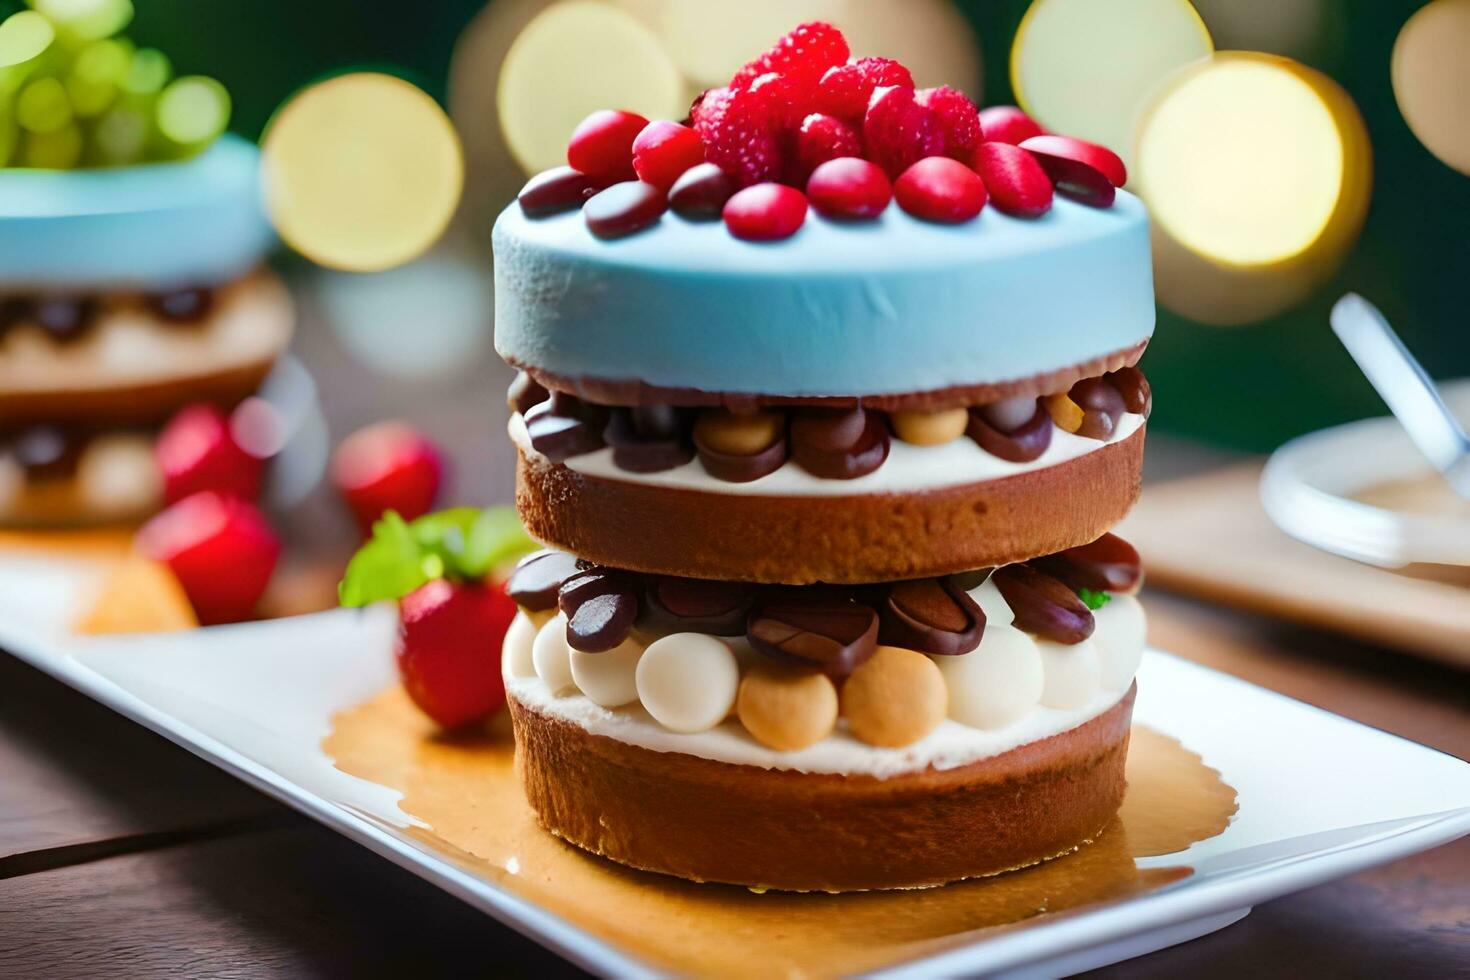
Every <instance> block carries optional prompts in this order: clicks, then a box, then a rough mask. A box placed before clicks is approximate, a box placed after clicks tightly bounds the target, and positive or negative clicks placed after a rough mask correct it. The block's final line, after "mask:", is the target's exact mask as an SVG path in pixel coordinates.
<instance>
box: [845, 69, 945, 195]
mask: <svg viewBox="0 0 1470 980" xmlns="http://www.w3.org/2000/svg"><path fill="white" fill-rule="evenodd" d="M863 143H864V144H865V145H866V146H867V148H868V159H869V160H872V161H873V162H874V163H876V164H877V165H878V166H880V167H882V168H883V169H884V170H885V171H887V173H888V176H890V177H897V176H898V175H899V174H901V173H903V172H904V171H905V170H907V169H908V168H909V167H911V166H913V165H914V164H915V163H917V162H918V161H919V160H922V159H924V158H925V157H931V156H938V155H940V154H942V153H943V152H944V131H943V130H942V129H941V128H940V125H939V120H938V119H937V118H936V117H935V115H934V113H932V112H930V111H929V110H928V109H926V108H924V107H923V106H921V105H919V104H918V103H917V102H916V101H914V93H913V90H912V89H907V88H903V87H901V86H898V85H889V86H886V87H883V88H879V89H877V90H875V91H874V92H873V99H872V101H871V102H869V103H868V113H867V115H866V116H865V117H864V119H863Z"/></svg>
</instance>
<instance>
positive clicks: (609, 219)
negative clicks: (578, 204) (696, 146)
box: [582, 180, 669, 238]
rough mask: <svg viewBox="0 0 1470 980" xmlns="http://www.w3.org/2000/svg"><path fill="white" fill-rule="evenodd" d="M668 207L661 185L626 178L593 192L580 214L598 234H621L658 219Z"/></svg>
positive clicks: (616, 236) (627, 233)
mask: <svg viewBox="0 0 1470 980" xmlns="http://www.w3.org/2000/svg"><path fill="white" fill-rule="evenodd" d="M668 207H669V201H668V197H667V196H666V195H665V194H664V192H663V191H662V190H661V189H660V188H657V187H655V186H653V185H652V184H645V183H644V182H643V181H641V180H625V181H623V182H622V183H621V184H613V185H612V186H611V187H609V188H607V189H606V190H603V191H599V192H598V193H597V194H596V195H594V196H593V198H592V199H591V200H590V201H588V202H587V204H586V205H585V206H584V207H583V208H582V217H583V219H585V220H586V222H587V228H588V229H589V230H590V231H591V232H592V234H594V235H596V236H597V237H598V238H621V237H623V236H624V235H631V234H633V232H635V231H642V230H643V229H644V228H647V227H648V226H649V225H651V224H653V223H654V222H656V221H658V219H659V218H660V217H662V216H663V213H664V212H665V211H666V210H668Z"/></svg>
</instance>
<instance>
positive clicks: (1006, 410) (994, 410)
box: [979, 395, 1036, 432]
mask: <svg viewBox="0 0 1470 980" xmlns="http://www.w3.org/2000/svg"><path fill="white" fill-rule="evenodd" d="M979 412H980V414H981V415H982V416H983V417H984V418H985V421H987V422H989V423H990V427H991V428H992V429H995V430H997V431H999V432H1015V431H1016V430H1017V429H1019V428H1020V427H1021V426H1023V425H1025V424H1026V423H1027V422H1030V421H1031V419H1032V418H1033V417H1034V416H1035V415H1036V396H1035V395H1018V396H1016V397H1015V398H1002V399H1001V400H1000V401H998V402H991V403H990V404H989V405H981V406H980V407H979Z"/></svg>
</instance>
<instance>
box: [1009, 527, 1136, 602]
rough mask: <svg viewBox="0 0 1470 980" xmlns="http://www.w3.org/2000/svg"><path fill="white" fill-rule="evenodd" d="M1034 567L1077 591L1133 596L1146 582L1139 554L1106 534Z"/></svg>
mask: <svg viewBox="0 0 1470 980" xmlns="http://www.w3.org/2000/svg"><path fill="white" fill-rule="evenodd" d="M1031 564H1032V565H1034V566H1036V567H1037V568H1039V569H1041V570H1042V571H1043V572H1045V573H1046V574H1048V575H1050V576H1051V577H1052V578H1055V579H1058V580H1060V581H1061V582H1062V583H1063V584H1065V585H1067V586H1068V587H1070V588H1071V589H1073V590H1074V591H1075V590H1077V589H1091V590H1093V591H1094V592H1131V591H1133V590H1134V589H1136V588H1137V587H1138V585H1139V583H1140V582H1142V581H1143V562H1142V561H1141V560H1140V559H1139V557H1138V551H1137V550H1136V549H1135V548H1134V547H1133V545H1131V544H1129V543H1128V542H1127V541H1124V540H1123V539H1122V538H1120V537H1118V536H1117V535H1116V534H1104V535H1103V536H1102V537H1100V538H1098V539H1097V540H1096V541H1093V542H1092V543H1091V544H1084V545H1081V546H1079V547H1076V548H1068V549H1067V550H1066V551H1062V552H1058V553H1057V554H1055V555H1047V556H1046V557H1045V558H1037V559H1034V560H1033V561H1032V562H1031Z"/></svg>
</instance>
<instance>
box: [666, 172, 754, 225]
mask: <svg viewBox="0 0 1470 980" xmlns="http://www.w3.org/2000/svg"><path fill="white" fill-rule="evenodd" d="M737 190H739V188H738V187H736V186H735V181H733V180H731V179H730V175H729V174H727V173H725V171H723V170H721V169H720V168H719V167H717V166H715V165H714V164H712V163H701V164H699V165H698V166H697V167H690V168H689V169H688V170H686V171H684V173H683V175H682V176H681V177H680V178H679V179H678V180H676V181H674V186H673V187H671V188H669V207H671V208H673V209H674V213H675V214H678V215H680V216H682V217H685V218H690V219H694V220H712V219H714V218H718V217H719V216H720V215H721V214H722V213H723V212H724V210H725V202H726V201H728V200H730V196H731V195H732V194H734V193H735V192H736V191H737Z"/></svg>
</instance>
